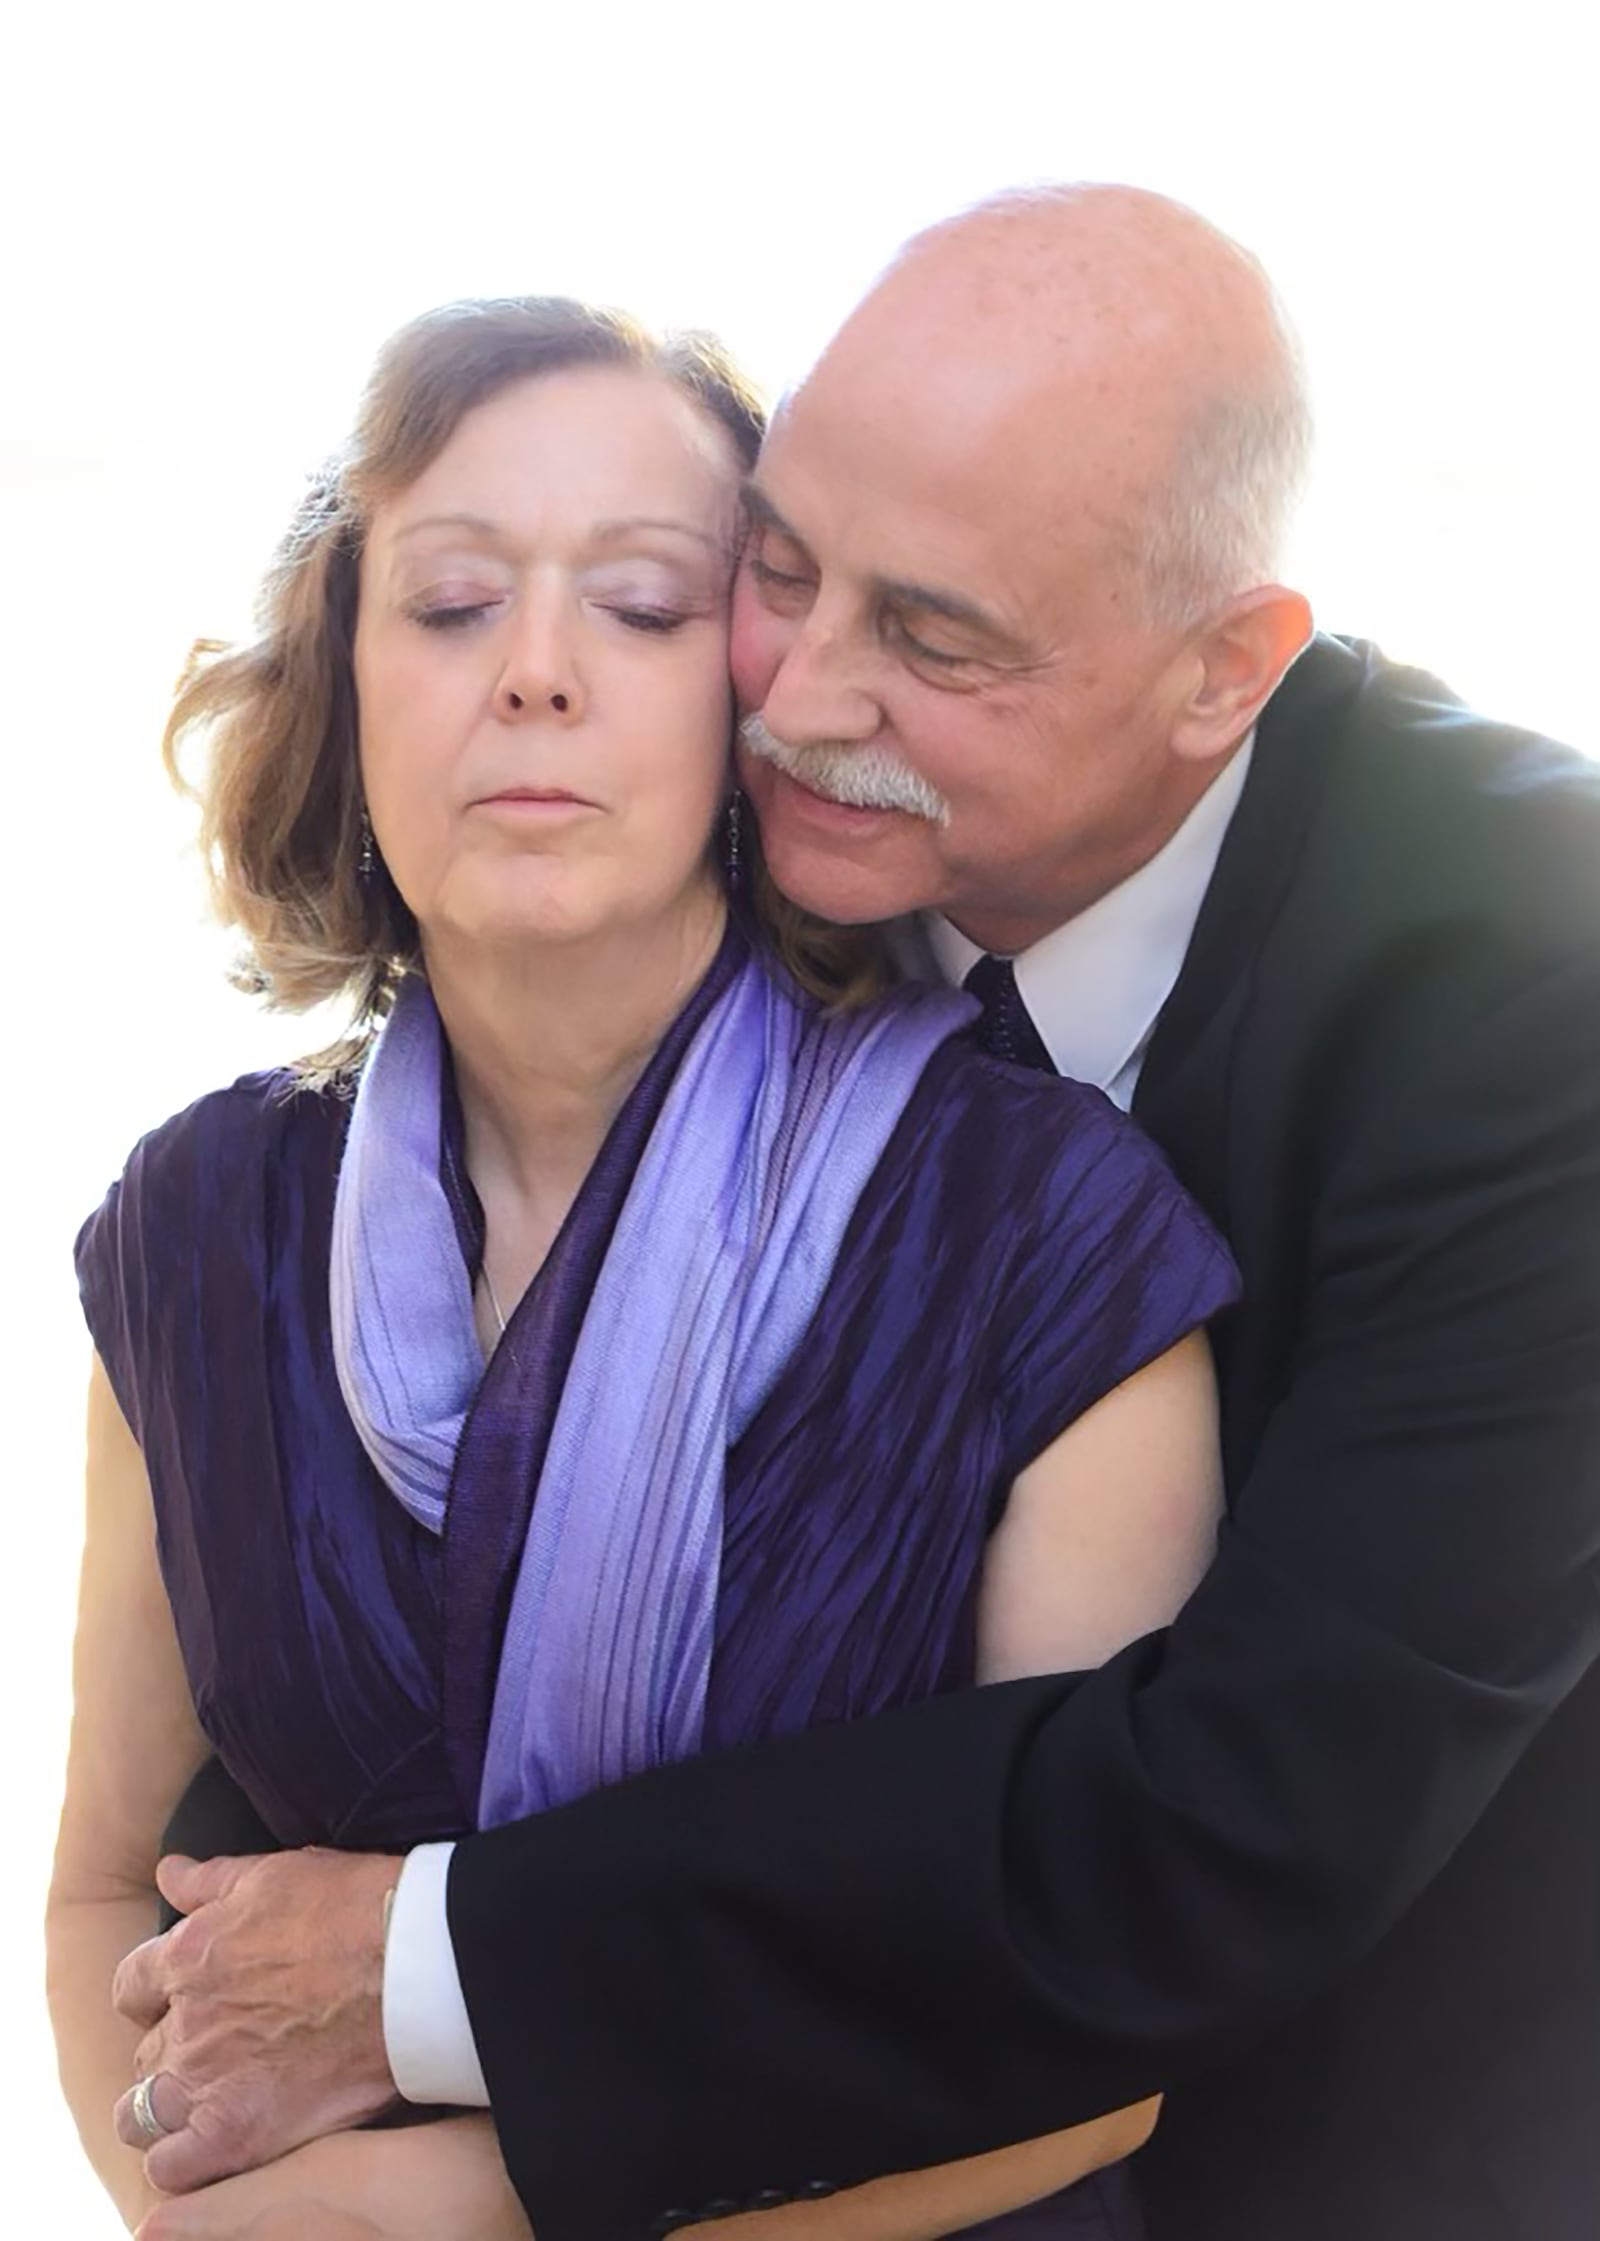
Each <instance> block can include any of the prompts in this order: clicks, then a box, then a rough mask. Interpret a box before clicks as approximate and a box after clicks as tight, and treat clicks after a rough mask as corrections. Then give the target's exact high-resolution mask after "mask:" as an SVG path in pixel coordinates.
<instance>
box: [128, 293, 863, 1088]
mask: <svg viewBox="0 0 1600 2241" xmlns="http://www.w3.org/2000/svg"><path fill="white" fill-rule="evenodd" d="M582 366H620V367H624V368H633V369H636V370H637V371H639V372H640V373H645V374H653V375H656V376H657V377H659V378H663V379H666V380H668V381H671V382H673V383H675V384H676V385H677V386H678V387H679V388H681V389H683V390H684V391H685V392H686V393H687V394H688V395H689V396H690V397H692V398H693V399H694V401H695V403H696V404H697V405H698V406H699V407H700V408H701V410H702V411H703V412H704V413H705V414H706V415H707V416H708V418H710V419H712V420H714V421H715V422H716V423H717V424H718V425H719V426H720V427H721V428H722V429H723V430H724V431H725V432H726V434H727V435H728V436H729V438H730V439H731V441H732V444H733V447H734V450H735V453H736V454H737V456H738V459H739V461H740V464H741V466H743V467H748V466H749V465H751V463H752V462H753V461H754V459H755V455H756V452H757V450H758V448H759V446H760V442H761V435H762V428H763V425H764V415H763V411H762V407H761V404H760V401H759V399H758V397H757V395H756V393H755V391H754V390H753V388H752V387H751V385H750V384H749V382H748V381H747V380H746V379H745V377H744V376H743V375H742V374H741V373H740V371H739V369H738V368H737V366H736V365H735V364H734V362H733V360H732V359H731V357H730V356H729V355H728V353H727V351H726V350H725V349H724V348H723V346H722V344H721V343H719V342H718V341H717V340H716V338H715V337H714V336H711V335H707V334H702V333H684V334H677V335H669V336H666V337H663V338H657V337H655V336H653V335H652V334H650V333H649V332H648V331H647V330H646V329H645V328H644V327H642V326H640V325H639V323H638V322H637V321H636V320H634V319H631V318H629V317H628V315H627V314H626V313H624V312H619V311H613V310H607V309H601V308H598V307H596V306H593V305H589V304H584V303H580V302H577V301H575V300H573V299H572V298H569V297H564V296H518V297H510V298H497V299H487V300H478V301H470V302H463V303H452V304H445V305H443V306H441V307H440V308H439V309H438V310H435V311H430V312H426V313H424V315H423V316H422V317H421V318H419V319H415V320H413V321H412V322H411V323H410V324H409V325H408V326H405V327H402V328H401V329H400V331H399V333H398V334H396V335H394V336H393V337H391V339H390V340H389V342H388V343H386V344H385V346H384V348H383V350H382V351H381V353H380V354H379V357H378V361H377V364H376V366H375V367H374V369H373V373H372V376H371V378H370V380H369V382H368V384H367V388H366V391H365V393H364V395H363V397H362V400H361V405H360V409H359V411H358V413H357V416H356V422H355V426H354V429H353V430H352V432H351V434H350V436H349V438H348V440H347V441H346V443H345V444H344V445H343V446H342V447H341V448H340V449H339V451H337V452H336V453H335V454H334V455H333V457H332V458H331V459H330V460H328V462H327V463H326V464H325V466H324V467H323V468H322V469H321V471H320V472H319V473H318V474H317V475H316V476H314V477H313V478H312V480H311V482H310V484H309V486H308V488H307V490H306V493H305V496H304V497H303V498H302V500H301V502H300V504H299V506H298V507H297V508H296V511H295V514H294V518H293V520H292V521H291V522H290V524H289V527H288V529H287V531H286V532H285V534H284V536H283V539H282V541H281V542H280V544H279V546H278V549H277V551H276V553H275V554H274V556H273V559H272V562H271V564H270V566H269V567H268V570H267V573H266V576H265V578H264V580H263V582H262V585H261V589H260V592H259V594H258V598H257V603H256V631H255V635H254V637H253V638H252V639H251V640H250V641H249V642H248V643H246V644H243V645H239V646H231V647H229V646H223V645H220V644H218V643H216V642H215V641H202V642H201V644H200V645H198V646H197V647H196V648H195V650H194V652H193V654H192V655H191V657H190V661H189V665H188V667H187V669H186V670H185V672H184V675H183V678H182V679H181V681H180V683H179V686H178V691H177V695H176V699H175V701H174V705H173V709H172V713H171V716H170V718H169V720H168V723H167V727H166V732H165V736H164V738H163V742H162V752H163V756H164V759H165V762H166V766H167V769H168V772H169V773H170V775H171V776H172V778H173V780H174V782H175V783H176V784H177V785H178V786H179V787H180V788H181V789H182V790H183V791H185V792H187V793H188V794H190V795H191V796H192V797H193V798H194V799H195V800H197V801H198V803H199V805H200V811H201V844H202V850H203V853H204V857H205V861H206V865H207V868H208V872H209V875H210V880H211V888H212V894H213V899H214V901H215V904H216V907H217V910H218V913H219V915H220V917H221V918H222V920H223V922H224V923H225V924H228V925H232V926H235V927H237V928H238V929H239V931H240V933H241V934H242V935H243V937H244V949H245V954H244V956H243V958H242V960H241V961H240V964H239V966H238V967H237V968H236V971H235V975H234V977H235V979H236V981H237V982H238V983H239V985H240V986H242V987H246V988H248V989H250V990H251V991H252V992H254V993H256V994H258V995H261V996H263V997H265V999H266V1000H267V1002H268V1003H269V1004H270V1005H272V1006H273V1007H274V1008H275V1009H279V1010H283V1011H291V1012H293V1011H306V1010H309V1009H310V1008H311V1007H312V1006H313V1005H316V1004H321V1003H325V1002H328V1001H329V1000H330V999H331V1000H344V1001H346V1002H348V1004H349V1005H350V1007H351V1014H352V1018H351V1031H350V1034H349V1036H348V1037H347V1038H346V1040H344V1041H343V1042H341V1043H339V1044H337V1045H336V1046H335V1047H334V1049H333V1050H331V1051H327V1052H323V1053H322V1054H321V1055H320V1057H319V1058H318V1059H317V1060H313V1061H310V1062H308V1064H309V1066H310V1068H311V1069H312V1070H313V1071H317V1072H328V1071H335V1070H338V1069H339V1068H341V1067H343V1066H345V1065H348V1064H349V1063H351V1062H352V1061H353V1060H354V1059H356V1058H357V1057H359V1055H360V1052H361V1051H362V1050H363V1049H364V1048H365V1046H366V1043H367V1042H368V1040H369V1039H370V1036H371V1033H372V1031H373V1029H374V1027H375V1026H376V1024H377V1022H378V1021H379V1020H380V1019H381V1017H382V1016H383V1014H384V1012H385V1011H386V1010H387V1008H388V1004H389V1001H390V999H391V996H392V993H393V990H394V987H395V985H396V983H397V981H398V980H399V978H400V976H401V975H402V974H403V973H404V972H405V971H406V970H407V969H408V968H409V967H411V966H413V965H414V964H415V963H416V962H417V960H418V956H419V944H418V934H417V926H416V921H415V920H414V919H413V917H412V915H411V913H410V911H409V910H408V909H407V907H406V905H405V903H404V902H403V901H402V899H401V897H400V895H399V893H398V891H397V890H396V888H395V887H394V885H393V883H392V881H391V880H390V879H389V878H388V876H387V874H386V873H385V872H384V871H383V870H382V869H381V867H375V869H374V872H373V875H372V876H371V877H370V878H363V877H362V875H361V871H360V862H361V853H362V808H363V804H362V793H361V778H360V770H359V764H358V757H357V717H356V693H355V669H354V645H355V626H356V607H357V600H358V594H359V585H360V569H361V555H362V550H363V547H364V544H365V541H366V535H367V530H368V526H369V524H370V523H371V520H372V517H373V513H374V511H375V509H376V508H377V507H378V506H379V505H380V504H381V503H382V502H383V501H384V500H386V499H388V498H391V497H393V496H394V495H396V494H397V493H398V492H400V491H402V490H404V489H406V488H407V487H408V486H409V485H410V484H411V483H413V482H414V481H415V480H416V478H417V477H418V476H419V475H420V474H421V473H422V472H423V471H424V469H425V468H426V467H427V466H428V465H429V464H430V462H431V461H432V460H434V459H435V458H437V457H438V455H439V453H440V452H441V451H442V450H443V448H444V446H445V445H446V444H447V443H448V442H449V440H450V438H451V436H452V435H453V434H454V432H455V430H456V428H457V427H458V426H459V424H460V422H461V421H462V420H463V419H464V418H465V416H466V415H467V414H468V413H469V412H470V411H472V410H473V408H474V407H475V406H477V405H481V404H486V403H488V402H489V400H490V399H491V398H493V397H495V396H497V395H499V394H500V393H501V391H503V390H505V389H508V388H510V387H511V386H512V385H513V384H514V383H516V382H520V381H526V380H529V379H532V378H535V377H537V376H539V375H541V374H547V373H555V372H560V371H565V370H567V369H569V368H572V367H582ZM196 741H199V742H202V743H203V745H204V748H205V751H206V752H205V767H204V772H203V775H202V776H201V778H200V779H199V781H198V782H197V783H191V782H190V781H189V780H188V779H187V778H186V776H185V775H184V771H183V767H182V764H183V757H184V754H185V751H186V750H187V749H188V748H189V747H190V745H191V744H193V743H194V742H196ZM754 827H755V820H754V819H753V818H751V817H746V818H745V819H744V820H743V833H742V836H741V838H742V849H743V853H744V857H745V865H746V870H747V887H746V890H745V893H746V898H747V901H748V906H749V916H750V917H751V918H752V919H753V921H754V924H755V927H756V929H757V931H758V933H759V934H760V935H761V936H762V937H763V938H764V939H765V941H766V943H767V945H768V947H769V948H770V950H771V951H772V952H773V953H774V954H775V955H776V957H777V958H778V959H779V960H780V962H781V963H782V964H783V965H784V966H785V967H786V968H787V970H788V972H789V973H790V975H791V976H792V978H793V979H794V980H795V981H796V982H797V983H798V984H799V986H800V987H801V988H802V989H804V990H805V991H806V992H807V993H808V994H810V995H811V996H813V997H814V998H816V999H817V1000H818V1001H820V1002H823V1003H826V1004H829V1005H836V1006H848V1005H853V1004H858V1003H862V1002H866V1001H869V1000H870V999H871V998H872V997H873V996H874V995H876V994H877V993H879V991H880V990H881V989H882V988H883V987H884V986H885V985H886V984H887V982H888V980H889V979H890V978H891V973H890V969H889V965H888V960H887V953H886V950H885V947H884V944H883V942H882V939H881V936H880V935H879V934H878V933H877V932H876V931H875V930H874V929H871V928H861V927H848V928H847V927H836V926H831V925H829V924H827V923H826V922H825V921H824V920H822V919H818V918H813V917H812V916H811V915H810V914H809V913H808V912H805V911H802V910H800V909H798V908H797V907H796V905H794V904H793V903H791V902H789V901H788V900H787V898H786V897H784V896H783V895H781V894H780V893H779V892H778V890H777V889H776V887H775V886H774V885H773V883H772V880H771V878H770V876H769V875H768V873H767V870H766V866H765V864H764V862H763V861H762V858H761V852H760V845H759V839H758V836H757V835H756V832H755V829H754Z"/></svg>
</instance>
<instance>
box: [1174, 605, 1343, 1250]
mask: <svg viewBox="0 0 1600 2241" xmlns="http://www.w3.org/2000/svg"><path fill="white" fill-rule="evenodd" d="M1378 659H1379V657H1378V656H1377V655H1376V653H1375V651H1374V649H1373V648H1371V647H1369V646H1366V645H1363V644H1360V643H1357V642H1355V641H1351V640H1345V639H1338V638H1325V637H1318V638H1316V639H1314V640H1313V641H1312V643H1311V645H1310V646H1309V647H1308V648H1307V649H1306V651H1305V653H1304V654H1302V655H1301V657H1300V659H1299V660H1298V661H1297V662H1296V663H1295V665H1294V667H1293V668H1292V669H1291V670H1290V671H1289V674H1288V675H1287V676H1286V677H1285V679H1284V681H1283V683H1282V684H1281V685H1280V686H1279V687H1278V690H1277V691H1276V692H1275V693H1274V694H1273V696H1272V699H1271V700H1270V701H1269V702H1268V703H1267V706H1266V707H1265V708H1264V709H1263V710H1262V713H1261V718H1260V722H1259V724H1258V726H1257V730H1256V745H1255V752H1254V754H1253V756H1252V757H1251V763H1250V775H1249V777H1248V778H1247V779H1246V781H1245V788H1244V792H1243V794H1242V795H1241V796H1240V798H1239V806H1238V808H1237V810H1236V811H1235V812H1234V817H1233V822H1232V824H1231V825H1230V826H1229V827H1228V833H1227V837H1226V839H1225V840H1224V842H1223V844H1222V852H1221V854H1220V855H1219V857H1218V859H1217V868H1216V870H1215V872H1214V873H1213V874H1212V878H1211V884H1210V886H1209V887H1208V888H1207V890H1206V897H1205V901H1204V902H1203V903H1202V905H1201V907H1200V916H1199V918H1198V920H1197V921H1196V924H1195V930H1194V935H1193V938H1192V939H1191V941H1190V943H1189V949H1188V953H1187V955H1186V956H1185V958H1184V963H1183V970H1182V971H1181V972H1180V973H1179V975H1178V979H1177V982H1176V985H1175V986H1174V988H1173V991H1172V994H1171V995H1170V996H1169V997H1168V998H1167V1001H1166V1003H1165V1004H1164V1005H1163V1006H1162V1009H1161V1014H1160V1017H1159V1018H1158V1020H1157V1021H1156V1028H1155V1033H1154V1035H1153V1036H1152V1037H1151V1042H1150V1048H1149V1051H1148V1053H1147V1054H1146V1057H1145V1062H1144V1066H1143V1068H1142V1070H1141V1072H1140V1076H1139V1086H1138V1090H1137V1092H1136V1094H1135V1097H1134V1101H1133V1109H1134V1113H1135V1115H1136V1116H1137V1118H1138V1119H1139V1120H1140V1121H1141V1122H1142V1123H1143V1125H1144V1126H1145V1127H1146V1128H1147V1129H1148V1130H1149V1131H1150V1133H1151V1135H1152V1136H1154V1137H1155V1138H1156V1140H1157V1142H1158V1143H1160V1144H1161V1145H1162V1146H1164V1148H1165V1149H1166V1151H1167V1152H1168V1154H1169V1155H1170V1157H1171V1159H1172V1161H1173V1164H1174V1166H1175V1167H1176V1168H1177V1170H1178V1173H1179V1175H1180V1176H1181V1178H1182V1180H1183V1181H1184V1183H1185V1184H1186V1185H1187V1186H1188V1188H1189V1189H1190V1190H1191V1191H1193V1192H1194V1194H1195V1196H1196V1197H1197V1198H1198V1199H1199V1200H1200V1203H1201V1204H1202V1205H1203V1206H1204V1207H1205V1208H1206V1210H1207V1212H1208V1213H1209V1214H1210V1215H1211V1217H1212V1219H1213V1220H1214V1221H1215V1222H1217V1223H1218V1224H1219V1225H1220V1226H1221V1227H1222V1228H1223V1229H1224V1230H1226V1229H1227V1227H1228V1206H1227V1166H1226V1158H1225V1148H1226V1134H1227V1130H1226V1122H1227V1102H1228V1093H1229V1078H1230V1071H1231V1069H1230V1065H1229V1059H1230V1055H1231V1052H1232V1048H1233V1040H1234V1036H1235V1034H1236V1032H1237V1030H1238V1026H1239V1022H1240V1019H1241V1018H1242V1016H1243V1012H1244V1006H1245V1000H1246V997H1247V995H1248V992H1249V986H1250V968H1251V965H1252V963H1253V961H1254V959H1255V957H1256V956H1257V954H1258V952H1259V949H1260V945H1261V943H1262V942H1263V941H1264V940H1265V938H1266V935H1267V932H1268V929H1269V928H1270V926H1271V924H1272V921H1273V920H1274V918H1275V917H1276V916H1277V914H1278V912H1279V910H1280V909H1281V908H1282V906H1283V902H1284V899H1285V897H1286V895H1287V893H1288V890H1289V886H1290V883H1291V881H1292V880H1293V878H1294V875H1295V871H1296V868H1297V866H1298V863H1299V860H1300V854H1301V849H1302V847H1303V845H1304V842H1305V837H1306V834H1307V831H1308V830H1309V827H1310V824H1311V819H1312V816H1313V813H1314V811H1315V809H1316V806H1317V802H1318V800H1319V798H1320V795H1321V792H1322V786H1323V781H1324V778H1325V776H1326V773H1327V769H1328V764H1329V761H1330V759H1331V757H1332V755H1333V753H1334V751H1335V749H1336V748H1337V745H1338V742H1339V739H1340V737H1341V735H1342V733H1343V731H1344V725H1345V719H1346V717H1347V715H1348V712H1349V710H1350V708H1351V705H1352V704H1353V702H1354V701H1355V699H1356V698H1357V696H1358V695H1359V693H1360V691H1361V689H1362V687H1363V685H1364V684H1365V682H1366V681H1367V678H1368V677H1369V675H1370V673H1371V671H1372V669H1373V668H1374V667H1375V666H1376V663H1377V661H1378Z"/></svg>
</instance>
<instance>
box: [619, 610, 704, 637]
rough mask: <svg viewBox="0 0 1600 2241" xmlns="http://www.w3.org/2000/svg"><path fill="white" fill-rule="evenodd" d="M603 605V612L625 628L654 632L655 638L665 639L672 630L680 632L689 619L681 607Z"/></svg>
mask: <svg viewBox="0 0 1600 2241" xmlns="http://www.w3.org/2000/svg"><path fill="white" fill-rule="evenodd" d="M603 604H604V606H605V612H606V613H607V614H608V615H615V617H616V618H617V621H618V622H619V623H622V624H623V625H624V626H625V628H627V629H629V630H639V631H645V632H654V634H655V635H656V636H657V637H666V636H667V635H668V634H669V633H671V632H672V631H674V630H681V629H682V628H683V626H684V624H685V623H686V622H688V620H689V619H690V618H689V616H688V614H687V613H686V612H685V611H684V609H682V608H681V607H624V606H621V605H618V604H617V603H615V602H611V601H608V602H604V603H603Z"/></svg>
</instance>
